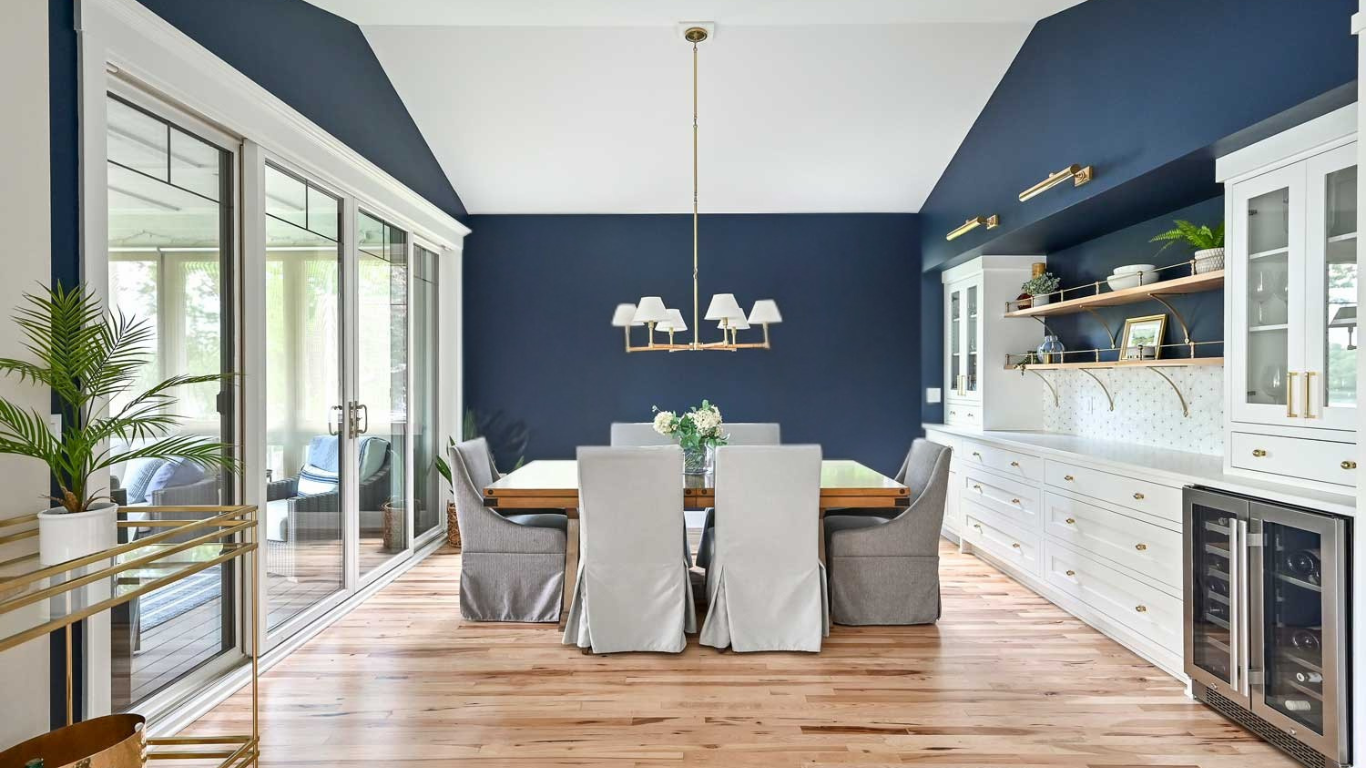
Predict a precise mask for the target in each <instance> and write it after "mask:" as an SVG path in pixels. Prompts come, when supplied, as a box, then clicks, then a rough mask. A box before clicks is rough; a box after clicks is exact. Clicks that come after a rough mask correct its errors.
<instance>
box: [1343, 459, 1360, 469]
mask: <svg viewBox="0 0 1366 768" xmlns="http://www.w3.org/2000/svg"><path fill="white" fill-rule="evenodd" d="M1340 466H1341V467H1342V468H1343V469H1356V468H1357V463H1356V462H1355V461H1352V460H1351V459H1348V460H1346V461H1344V462H1342V464H1341V465H1340Z"/></svg>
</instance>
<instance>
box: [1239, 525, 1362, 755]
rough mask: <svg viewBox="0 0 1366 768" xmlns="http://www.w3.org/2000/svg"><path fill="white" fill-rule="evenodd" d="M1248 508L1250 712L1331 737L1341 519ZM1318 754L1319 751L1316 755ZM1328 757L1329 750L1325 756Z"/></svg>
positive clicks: (1338, 642)
mask: <svg viewBox="0 0 1366 768" xmlns="http://www.w3.org/2000/svg"><path fill="white" fill-rule="evenodd" d="M1259 509H1261V508H1259V507H1258V505H1253V519H1252V524H1251V525H1252V531H1253V533H1254V534H1257V533H1260V534H1261V537H1260V542H1261V546H1260V547H1257V548H1256V549H1255V550H1254V551H1255V552H1256V555H1255V556H1254V561H1253V565H1254V567H1253V571H1252V574H1253V576H1252V581H1253V590H1252V605H1253V617H1252V618H1253V624H1254V630H1253V631H1254V632H1255V633H1256V635H1257V638H1258V641H1259V642H1258V644H1259V646H1260V648H1259V651H1258V653H1257V654H1256V657H1255V659H1254V663H1255V664H1256V666H1257V667H1260V675H1258V676H1256V677H1255V678H1254V679H1253V681H1252V682H1253V686H1252V698H1253V708H1254V711H1257V713H1258V714H1259V715H1261V716H1262V717H1264V718H1267V719H1270V720H1272V721H1273V722H1277V723H1280V724H1283V725H1284V726H1286V727H1288V728H1295V729H1297V730H1298V731H1300V733H1299V737H1300V738H1301V739H1305V738H1306V737H1307V736H1308V734H1306V733H1304V730H1305V729H1306V728H1307V729H1308V730H1310V731H1312V732H1313V733H1314V734H1318V735H1320V736H1329V735H1331V734H1332V732H1333V730H1334V729H1335V728H1336V723H1337V720H1338V718H1339V716H1340V715H1341V714H1342V713H1341V712H1340V711H1339V710H1340V707H1339V705H1338V691H1339V686H1340V685H1345V684H1346V681H1345V680H1338V679H1336V678H1335V673H1334V672H1333V671H1332V670H1334V669H1338V668H1340V667H1339V665H1338V663H1337V658H1338V656H1339V655H1340V654H1342V653H1343V652H1344V651H1345V649H1344V648H1343V644H1342V643H1343V639H1344V637H1345V635H1344V633H1343V632H1342V626H1343V625H1342V623H1341V622H1342V620H1343V619H1344V618H1345V601H1344V600H1343V596H1342V595H1341V594H1340V593H1339V591H1338V589H1337V586H1336V585H1337V584H1338V577H1337V574H1338V568H1339V567H1340V563H1341V556H1340V554H1339V553H1340V551H1341V549H1340V548H1341V545H1342V531H1343V530H1344V528H1343V526H1342V523H1341V522H1340V521H1337V520H1334V519H1332V518H1327V517H1321V516H1318V515H1310V514H1304V513H1299V512H1293V511H1289V510H1282V509H1272V508H1264V509H1261V511H1259ZM1321 751H1322V750H1321ZM1329 754H1331V752H1330V753H1329Z"/></svg>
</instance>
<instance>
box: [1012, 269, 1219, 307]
mask: <svg viewBox="0 0 1366 768" xmlns="http://www.w3.org/2000/svg"><path fill="white" fill-rule="evenodd" d="M1176 266H1185V264H1179V265H1176ZM1157 271H1159V272H1160V271H1161V270H1157ZM1105 287H1106V284H1105V282H1103V281H1097V282H1095V283H1092V284H1091V285H1084V286H1081V287H1079V288H1068V289H1066V290H1062V291H1058V292H1056V293H1054V294H1049V295H1050V296H1058V297H1059V300H1058V301H1050V302H1049V303H1048V304H1044V305H1041V306H1037V307H1029V308H1028V309H1012V308H1011V307H1017V306H1018V304H1017V302H1016V301H1012V302H1009V303H1008V304H1007V305H1006V313H1005V316H1006V317H1054V316H1057V315H1072V314H1076V313H1078V312H1086V311H1089V310H1091V309H1094V308H1096V307H1119V306H1123V305H1125V304H1137V303H1138V302H1140V301H1150V300H1154V299H1156V298H1157V297H1158V296H1178V295H1182V294H1187V293H1203V292H1205V291H1214V290H1218V289H1220V288H1223V287H1224V270H1222V269H1221V270H1218V271H1216V272H1204V273H1201V274H1198V275H1189V276H1187V277H1178V278H1175V279H1172V280H1162V281H1159V282H1156V283H1149V284H1147V285H1136V286H1134V287H1133V288H1125V289H1124V290H1121V291H1108V290H1104V289H1105ZM1086 290H1092V291H1094V293H1091V294H1088V295H1084V296H1078V297H1076V298H1071V299H1068V298H1066V294H1068V293H1073V294H1075V293H1076V292H1078V291H1086Z"/></svg>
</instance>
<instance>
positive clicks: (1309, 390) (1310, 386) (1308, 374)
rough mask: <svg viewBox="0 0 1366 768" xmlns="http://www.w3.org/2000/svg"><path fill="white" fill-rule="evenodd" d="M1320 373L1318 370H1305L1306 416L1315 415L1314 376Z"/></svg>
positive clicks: (1310, 417)
mask: <svg viewBox="0 0 1366 768" xmlns="http://www.w3.org/2000/svg"><path fill="white" fill-rule="evenodd" d="M1317 375H1319V373H1318V371H1305V372H1304V414H1303V415H1304V418H1306V419H1312V418H1315V416H1314V404H1313V403H1314V377H1315V376H1317Z"/></svg>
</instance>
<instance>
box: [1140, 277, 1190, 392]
mask: <svg viewBox="0 0 1366 768" xmlns="http://www.w3.org/2000/svg"><path fill="white" fill-rule="evenodd" d="M1148 295H1149V296H1151V297H1152V298H1153V301H1156V302H1157V303H1159V304H1161V305H1162V306H1164V307H1166V308H1167V309H1169V310H1171V313H1172V314H1173V315H1175V316H1176V322H1178V323H1180V324H1181V336H1182V341H1181V343H1182V344H1185V345H1186V346H1187V347H1189V348H1190V356H1191V357H1195V343H1194V342H1192V341H1191V329H1190V326H1189V325H1187V324H1186V318H1184V317H1182V316H1181V313H1180V312H1178V311H1177V309H1176V307H1173V306H1172V305H1171V302H1169V301H1167V300H1166V299H1164V298H1163V297H1162V294H1160V293H1150V294H1148ZM1161 341H1162V340H1161V339H1158V342H1159V343H1160V342H1161ZM1164 378H1165V377H1164ZM1173 386H1175V385H1173Z"/></svg>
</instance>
